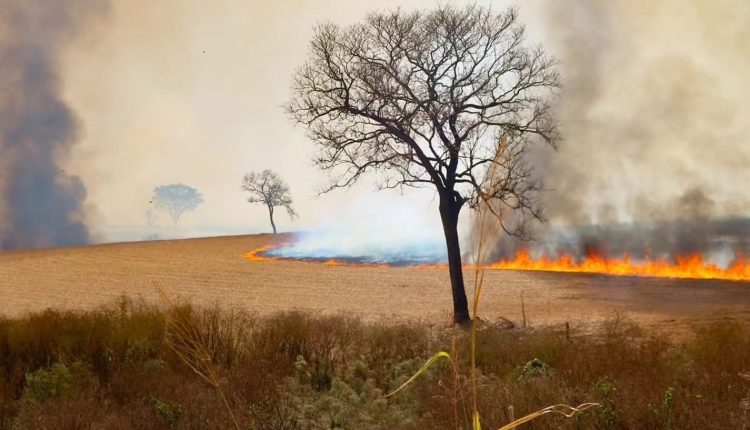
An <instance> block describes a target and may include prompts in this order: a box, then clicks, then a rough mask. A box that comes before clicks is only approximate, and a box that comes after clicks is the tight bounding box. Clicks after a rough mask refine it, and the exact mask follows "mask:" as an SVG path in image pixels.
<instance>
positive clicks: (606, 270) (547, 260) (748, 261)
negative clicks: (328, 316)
mask: <svg viewBox="0 0 750 430" xmlns="http://www.w3.org/2000/svg"><path fill="white" fill-rule="evenodd" d="M272 248H274V246H270V245H269V246H263V247H260V248H257V249H254V250H252V251H250V252H247V253H245V258H246V259H247V260H249V261H273V260H283V258H277V257H270V256H266V255H262V254H263V253H264V252H265V251H268V250H270V249H272ZM306 261H308V262H310V263H318V264H323V265H325V266H329V267H333V266H357V267H378V268H385V267H393V266H391V265H388V264H380V263H355V262H349V261H342V260H336V259H330V260H326V261H317V260H312V259H311V260H306ZM408 267H411V268H417V269H447V268H448V265H446V264H443V263H436V264H426V263H420V264H417V265H414V266H408ZM484 268H486V269H490V270H530V271H547V272H574V273H601V274H605V275H615V276H647V277H659V278H681V279H721V280H730V281H750V258H743V257H742V256H739V255H738V256H737V257H736V258H735V261H734V262H733V263H732V264H731V265H730V266H729V267H727V268H725V269H724V268H721V267H719V266H717V265H715V264H712V263H708V262H706V261H704V260H703V257H702V256H701V255H700V254H697V253H696V254H689V255H682V256H677V257H676V258H675V262H674V263H673V262H670V261H667V260H664V259H659V258H657V259H647V260H644V261H635V260H633V259H632V258H631V257H630V256H628V255H626V256H624V257H622V258H607V257H604V256H601V255H597V254H591V255H589V256H588V257H586V258H585V259H583V260H582V261H578V262H576V261H575V259H574V258H573V257H572V256H571V255H567V254H564V255H562V256H560V257H558V258H551V257H549V256H546V255H543V256H542V257H540V258H538V259H533V258H532V257H531V255H530V254H529V251H528V250H526V249H522V250H520V251H518V252H517V253H516V255H515V257H514V258H513V259H511V260H501V261H498V262H496V263H492V264H490V265H488V266H484ZM464 269H474V266H470V265H465V266H464Z"/></svg>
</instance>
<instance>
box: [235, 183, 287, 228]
mask: <svg viewBox="0 0 750 430" xmlns="http://www.w3.org/2000/svg"><path fill="white" fill-rule="evenodd" d="M242 189H243V190H244V191H247V192H249V193H250V197H248V198H247V201H248V202H250V203H261V204H263V205H265V206H266V208H267V209H268V217H269V219H270V220H271V227H272V228H273V234H276V223H275V222H274V221H273V210H274V208H275V207H277V206H281V207H283V208H284V209H286V212H287V214H289V218H294V217H295V216H297V212H295V211H294V209H292V196H291V195H290V194H289V186H288V185H287V184H286V182H284V180H283V179H281V177H280V176H279V175H278V174H277V173H276V172H274V171H272V170H264V171H262V172H260V173H255V172H252V173H250V174H249V175H245V176H244V177H243V178H242Z"/></svg>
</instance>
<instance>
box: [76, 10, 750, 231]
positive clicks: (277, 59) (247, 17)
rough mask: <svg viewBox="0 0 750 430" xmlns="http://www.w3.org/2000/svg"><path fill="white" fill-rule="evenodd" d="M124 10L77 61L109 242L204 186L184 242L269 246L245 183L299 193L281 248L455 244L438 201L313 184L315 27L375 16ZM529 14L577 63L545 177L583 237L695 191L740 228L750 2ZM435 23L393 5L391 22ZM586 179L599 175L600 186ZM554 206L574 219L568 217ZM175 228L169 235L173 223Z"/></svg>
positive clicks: (88, 39) (565, 64) (534, 26)
mask: <svg viewBox="0 0 750 430" xmlns="http://www.w3.org/2000/svg"><path fill="white" fill-rule="evenodd" d="M111 3H112V4H111V5H110V9H109V11H108V12H107V13H104V14H102V15H101V16H100V17H99V19H98V20H96V21H93V20H92V21H93V22H91V23H90V24H88V26H87V28H85V29H84V30H83V31H81V35H80V37H78V38H77V39H76V40H75V41H74V43H72V44H71V45H69V46H68V48H67V49H66V50H65V52H64V54H63V57H62V65H63V67H62V82H63V86H64V96H65V99H66V100H67V101H68V102H69V104H70V105H71V107H72V108H73V109H74V110H75V112H76V114H77V115H78V117H79V119H80V121H81V123H82V128H83V135H82V138H81V139H80V141H79V143H78V144H77V145H76V146H75V148H74V150H73V154H72V157H71V159H70V160H69V161H68V162H67V168H68V169H69V170H70V171H71V172H72V173H75V174H78V175H80V176H81V178H82V179H83V182H84V184H85V185H86V188H87V190H88V197H87V200H86V204H87V208H88V215H89V224H90V226H91V227H92V229H93V231H94V233H95V234H96V233H97V232H100V233H101V232H106V231H108V230H107V229H108V228H110V227H112V226H123V225H141V226H142V225H143V224H144V211H145V210H146V209H147V208H148V206H149V204H148V201H149V200H150V195H151V192H152V190H153V188H154V187H155V186H157V185H161V184H165V183H173V182H184V183H187V184H189V185H192V186H195V187H197V188H198V189H199V190H200V191H201V192H202V193H203V195H204V198H205V203H204V205H203V206H201V207H199V208H198V210H196V211H195V212H194V213H190V214H187V215H185V216H184V218H183V219H182V220H181V223H183V224H184V225H185V226H191V225H192V226H199V225H210V226H221V227H222V228H224V229H226V231H238V229H246V231H259V230H268V229H269V228H270V227H269V225H268V222H267V213H266V212H265V209H264V208H263V207H262V206H251V205H250V204H248V203H246V202H245V200H244V199H245V197H244V196H243V194H242V192H241V191H240V181H241V178H242V176H243V174H245V173H247V172H249V171H252V170H261V169H266V168H270V169H273V170H276V171H278V172H279V173H280V174H281V175H282V177H284V178H285V179H286V180H287V182H288V183H289V185H290V187H291V190H292V194H293V197H294V199H295V203H296V207H297V210H298V212H299V213H300V218H299V220H297V221H295V222H294V223H293V224H290V223H289V221H288V220H287V219H286V218H285V215H284V214H281V215H280V219H279V222H278V224H279V225H280V228H281V229H282V230H287V229H290V228H293V229H308V228H313V227H317V226H319V225H321V224H323V225H325V224H332V223H347V224H351V225H352V226H357V228H364V227H362V223H361V221H362V220H363V219H366V220H368V222H369V221H371V222H372V223H373V224H372V225H374V226H375V227H374V229H375V230H377V229H380V228H383V229H386V228H391V229H396V231H398V230H399V229H401V230H403V231H414V230H420V231H422V230H424V231H427V232H436V233H437V234H439V232H440V227H439V225H440V224H439V219H438V216H437V213H436V208H435V204H434V203H435V202H433V201H432V198H433V195H432V193H431V192H429V191H425V192H409V193H408V195H407V197H408V198H403V197H402V196H400V195H399V193H398V192H397V191H388V192H381V193H373V189H372V187H370V186H369V185H368V184H361V186H358V187H355V188H353V189H350V190H346V191H338V192H335V193H333V194H330V195H326V196H323V197H315V190H316V186H317V185H320V184H322V183H324V182H325V174H324V173H322V172H319V171H317V170H316V168H315V167H313V166H312V163H311V161H310V156H311V154H312V153H313V150H314V148H313V146H312V144H311V143H310V142H309V141H308V140H307V139H306V137H305V130H304V129H301V128H299V127H294V126H293V125H292V123H291V122H290V121H289V119H288V118H287V117H286V115H285V113H284V112H283V109H282V107H281V105H282V104H283V103H284V102H285V101H286V99H287V97H288V96H289V94H290V92H289V84H290V78H291V76H292V74H293V71H294V69H295V68H296V67H297V66H299V65H300V64H301V63H302V62H303V61H304V60H305V55H306V52H307V48H308V42H309V39H310V37H311V35H312V29H313V26H314V25H315V24H316V23H318V22H321V21H325V20H330V21H333V22H335V23H337V24H344V25H345V24H349V23H353V22H355V21H358V20H360V19H361V18H362V17H363V16H364V15H365V14H366V13H367V12H369V11H371V10H372V9H373V7H376V6H373V5H374V3H369V2H360V1H341V0H339V1H334V0H322V1H315V2H312V1H292V0H286V1H276V2H266V1H262V2H261V1H252V0H251V1H247V0H218V1H210V2H209V1H202V0H201V1H199V0H190V1H188V0H160V1H158V2H154V1H148V0H128V1H113V2H111ZM451 3H456V4H464V3H466V2H451ZM485 3H492V4H494V5H495V6H496V7H498V8H502V7H503V5H505V4H506V3H505V2H499V1H495V2H489V1H488V2H485ZM520 4H521V7H520V11H521V19H522V21H523V22H525V23H526V24H527V28H528V30H529V31H528V35H529V38H530V39H531V40H532V41H533V42H542V43H544V44H545V45H546V46H547V47H548V48H549V49H550V50H551V51H552V52H553V53H554V54H556V55H558V56H559V57H560V58H561V68H562V72H563V77H564V78H566V77H567V78H569V79H568V82H569V84H570V85H569V88H568V90H572V91H574V92H575V94H573V95H572V96H571V95H570V94H569V95H568V96H569V97H568V96H566V94H565V93H563V96H565V97H567V98H566V100H568V102H567V104H563V105H562V107H561V118H562V119H563V124H562V125H563V132H564V133H565V136H564V137H565V139H566V141H565V142H564V144H563V148H562V150H561V151H560V154H559V157H557V156H555V157H554V158H555V160H557V159H558V158H559V160H560V161H553V162H550V161H549V160H546V161H544V163H543V165H542V166H541V168H542V169H548V170H549V172H556V173H555V174H556V175H558V176H559V177H553V179H554V180H555V181H556V182H557V184H556V185H558V186H559V187H560V188H561V189H562V190H564V191H567V192H568V193H576V196H575V198H570V195H569V194H563V193H560V194H559V196H562V199H563V200H566V201H568V202H576V204H578V205H579V206H578V207H579V208H584V209H585V212H586V215H585V216H584V217H583V218H584V219H582V220H578V221H583V222H586V221H591V222H596V221H597V218H599V220H601V217H600V215H601V213H602V211H604V212H606V213H607V214H609V215H608V216H609V218H614V221H630V220H632V219H633V214H634V213H635V212H634V211H635V209H633V208H634V207H635V206H638V205H639V204H641V205H643V204H645V203H643V202H641V200H642V197H643V196H646V197H649V196H651V197H654V196H656V197H658V198H659V199H660V201H666V200H668V199H671V198H678V197H680V196H681V195H682V194H683V193H684V192H685V191H686V190H688V189H690V188H691V187H693V188H695V187H698V188H701V189H705V190H707V193H708V194H709V195H710V196H716V199H718V200H721V199H724V200H726V201H727V202H729V203H727V204H730V203H731V204H735V205H736V206H737V207H736V208H735V209H736V210H735V211H734V212H738V211H739V212H740V213H742V211H745V212H746V211H747V206H746V205H745V203H746V202H747V199H748V191H747V186H746V185H745V184H747V183H748V182H750V176H748V169H745V168H744V166H746V165H747V164H748V163H750V151H749V150H748V148H750V144H748V142H747V139H746V137H745V136H747V125H748V120H747V119H746V118H747V117H748V113H750V109H748V101H747V100H748V99H750V94H748V88H750V85H747V83H746V79H747V76H748V75H747V73H745V72H746V71H747V70H748V60H747V55H746V54H747V49H748V47H749V46H750V43H748V41H749V40H750V37H749V33H748V30H747V27H746V21H744V23H743V17H750V13H748V9H749V8H748V6H747V3H746V2H742V1H740V0H737V1H730V0H725V1H719V2H701V1H695V2H692V3H690V2H681V1H672V0H670V1H664V2H659V5H658V6H657V5H654V4H652V2H648V1H624V0H623V1H612V2H607V3H606V6H604V3H602V2H596V1H586V0H578V1H571V2H564V3H563V2H554V1H542V0H536V1H532V2H522V3H520ZM435 5H437V2H434V1H427V0H424V1H421V0H409V1H404V0H400V1H396V0H388V1H383V2H379V3H378V5H377V7H378V8H383V9H384V8H391V7H396V6H401V7H402V8H404V9H413V8H428V7H434V6H435ZM743 50H744V51H743ZM743 52H744V53H743ZM652 95H654V96H655V97H651V96H652ZM641 125H643V127H641ZM584 130H585V132H584ZM639 130H643V131H644V132H643V133H639V132H638V131H639ZM610 131H611V132H610ZM696 148H699V149H700V150H698V149H696ZM614 154H617V155H614ZM581 155H583V158H581ZM549 163H553V165H550V164H549ZM555 163H556V164H555ZM665 166H667V167H669V168H665ZM582 167H583V170H585V172H584V173H585V174H586V175H589V174H590V175H589V176H588V177H586V175H584V176H583V178H584V179H582V176H581V175H580V172H579V171H577V170H581V168H582ZM560 172H564V173H560ZM568 172H572V173H568ZM613 172H615V173H614V174H613ZM616 172H620V173H616ZM675 175H676V176H675ZM685 178H692V179H690V180H688V179H685ZM623 190H624V191H623ZM631 190H632V191H633V192H632V193H630V191H631ZM724 200H721V201H722V202H723V201H724ZM639 202H640V203H639ZM552 203H553V206H555V205H557V206H559V207H561V206H560V205H561V202H560V199H558V201H554V199H552ZM731 204H730V206H731ZM743 205H745V206H743ZM646 206H648V205H646ZM381 207H387V208H388V210H380V208H381ZM638 207H640V206H638ZM344 208H346V209H344ZM729 212H731V211H729ZM425 213H426V214H428V215H427V216H421V214H425ZM613 213H614V215H612V214H613ZM592 214H593V215H592ZM597 214H598V215H597ZM610 220H612V219H610ZM158 222H159V223H161V224H164V225H167V224H169V221H168V220H167V218H166V217H164V216H162V217H161V218H160V220H159V221H158ZM101 238H102V237H101V236H100V239H101ZM103 238H104V239H106V237H103Z"/></svg>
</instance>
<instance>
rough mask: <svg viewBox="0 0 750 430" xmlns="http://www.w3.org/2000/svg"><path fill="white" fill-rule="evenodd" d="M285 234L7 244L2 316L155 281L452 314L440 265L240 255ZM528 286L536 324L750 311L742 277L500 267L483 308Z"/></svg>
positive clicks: (499, 306) (94, 302)
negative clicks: (10, 248)
mask: <svg viewBox="0 0 750 430" xmlns="http://www.w3.org/2000/svg"><path fill="white" fill-rule="evenodd" d="M277 239H278V238H274V237H272V236H270V235H258V236H244V237H243V236H238V237H221V238H206V239H191V240H179V241H164V242H147V243H125V244H116V245H102V246H93V247H81V248H67V249H53V250H42V251H31V252H12V253H0V279H1V280H2V281H1V282H0V297H2V303H0V315H6V316H21V315H24V314H25V313H27V312H37V311H42V310H44V309H46V308H48V307H53V308H55V309H89V310H91V309H97V308H98V307H100V306H102V305H104V304H106V303H110V302H111V301H113V300H115V299H116V298H117V297H119V296H121V295H127V296H129V297H143V298H144V299H146V300H148V301H150V302H154V303H160V302H161V299H160V297H159V296H158V294H157V292H156V290H155V289H154V288H153V284H152V281H153V282H157V283H158V284H159V285H161V286H163V287H164V288H165V289H166V290H167V291H169V292H170V294H172V296H173V297H175V298H176V299H182V300H187V301H190V302H191V303H193V304H196V305H203V306H206V305H212V304H214V303H218V304H220V305H221V306H222V307H240V308H243V309H246V310H249V311H252V312H257V313H259V314H261V315H270V314H274V313H276V312H280V311H285V310H290V309H296V310H300V311H306V312H313V313H317V312H321V313H325V314H338V313H346V314H350V315H356V316H357V317H359V318H361V319H364V320H367V321H372V322H378V321H390V320H393V319H398V320H401V321H415V320H424V321H426V322H429V323H438V324H443V323H447V322H448V321H450V315H449V310H450V309H452V305H451V301H450V300H451V297H450V286H449V281H448V275H447V273H445V272H443V271H440V270H423V269H407V268H398V269H381V268H357V267H329V266H325V265H322V264H311V263H302V262H284V261H269V262H259V263H251V262H248V261H245V260H244V259H243V258H242V256H243V254H244V253H245V252H247V251H248V250H250V249H253V248H256V247H260V246H262V245H264V244H268V243H272V242H273V241H275V240H277ZM281 239H283V236H282V237H281ZM466 282H467V284H468V285H469V286H471V285H472V283H473V273H469V272H467V273H466ZM374 286H375V287H374ZM520 291H524V294H523V298H524V301H525V311H526V314H527V318H528V320H529V321H530V322H531V323H532V324H533V325H535V326H541V325H549V324H564V323H565V322H566V321H569V322H570V323H571V325H572V327H573V328H576V327H578V326H580V325H588V324H590V323H591V322H597V321H602V320H603V319H604V318H606V317H607V316H608V315H611V314H612V313H613V312H615V311H617V312H620V313H627V314H628V316H629V317H630V318H632V319H634V320H637V321H638V322H639V323H642V324H644V325H652V326H661V327H664V328H665V329H667V330H669V331H670V332H672V331H675V330H676V329H677V328H679V329H686V330H688V331H689V329H690V327H689V326H690V325H692V324H693V323H694V322H695V321H696V320H715V319H719V318H721V319H723V318H733V319H737V320H741V321H745V322H748V321H750V313H748V312H747V309H749V308H750V293H748V291H750V289H749V288H748V284H746V283H745V284H742V283H731V282H711V281H671V280H654V279H642V278H640V279H634V278H612V277H609V278H608V277H601V276H595V275H576V274H553V273H523V272H495V271H488V272H486V273H485V278H484V288H483V291H482V304H481V309H480V313H481V315H482V318H484V319H489V320H493V321H494V320H497V319H499V318H500V317H505V318H509V319H511V320H514V321H519V322H520V321H522V320H523V317H522V307H521V294H520ZM468 293H469V295H471V294H472V291H471V288H469V291H468Z"/></svg>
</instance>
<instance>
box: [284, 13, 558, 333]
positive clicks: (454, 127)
mask: <svg viewBox="0 0 750 430" xmlns="http://www.w3.org/2000/svg"><path fill="white" fill-rule="evenodd" d="M558 81H559V78H558V73H557V71H556V68H555V62H554V60H553V59H552V58H551V57H549V56H548V55H547V54H546V53H545V52H544V50H543V49H542V48H541V47H531V48H529V47H526V45H525V43H524V27H523V26H522V25H521V24H520V23H519V22H518V21H517V12H516V10H515V9H509V10H507V11H505V12H503V13H497V12H494V11H493V10H492V9H491V8H488V7H480V6H476V5H472V6H467V7H464V8H455V7H453V6H450V5H446V6H441V7H439V8H437V9H435V10H432V11H427V12H413V13H407V12H404V11H402V10H400V9H398V10H395V11H392V12H378V13H372V14H370V15H368V16H367V18H366V19H365V20H364V21H363V22H361V23H357V24H354V25H351V26H348V27H339V26H337V25H335V24H330V23H329V24H323V25H320V26H318V27H317V28H316V30H315V33H314V35H313V38H312V42H311V44H310V54H309V57H308V61H307V62H306V63H305V64H303V65H302V67H300V68H299V69H298V70H297V72H296V73H295V76H294V80H293V84H292V91H293V96H292V99H291V100H290V101H289V103H288V105H287V110H288V112H289V113H290V115H291V116H292V118H293V120H294V121H295V122H297V123H298V124H302V125H304V126H306V127H308V129H309V135H310V138H311V139H312V140H313V141H314V142H315V144H316V145H317V148H318V154H317V155H316V158H315V162H316V164H317V165H318V166H319V167H320V168H322V169H324V170H328V171H330V172H331V179H332V180H331V184H330V185H329V186H328V187H327V188H326V189H325V190H324V192H325V191H330V190H333V189H335V188H341V187H348V186H350V185H352V184H354V183H355V182H356V181H357V180H358V179H359V178H360V177H361V176H362V175H363V174H365V173H367V172H376V173H379V174H380V178H382V180H381V182H380V184H379V186H380V188H396V187H404V186H411V187H430V188H432V189H434V190H435V191H436V193H437V196H438V198H439V209H440V218H441V220H442V224H443V231H444V235H445V240H446V247H447V252H448V267H449V272H450V280H451V288H452V293H453V318H454V321H455V322H456V323H460V324H463V323H467V322H469V321H470V315H469V308H468V302H467V299H466V291H465V288H464V279H463V272H462V262H461V250H460V247H459V237H458V232H457V225H458V216H459V213H460V212H461V208H463V207H464V206H469V207H474V208H475V207H477V206H478V205H479V204H480V203H487V207H490V208H498V209H497V210H496V215H497V218H498V222H499V223H501V225H502V228H503V229H505V230H506V231H507V232H509V233H512V234H517V235H523V229H522V227H523V222H521V223H519V224H517V225H507V224H506V223H507V220H508V218H507V217H506V218H505V220H504V219H503V218H504V217H503V215H504V214H505V212H507V211H511V210H514V211H517V212H516V213H517V214H520V215H523V214H525V215H530V216H531V217H537V218H539V217H541V212H540V207H539V204H538V199H536V198H535V194H536V193H535V192H536V191H539V190H540V187H541V184H540V183H539V182H538V181H536V180H535V178H534V177H533V176H532V174H531V173H532V172H531V169H530V167H529V166H528V165H527V164H526V162H525V159H526V157H525V154H526V152H527V149H528V146H529V145H530V144H531V142H533V141H536V140H538V141H542V142H546V143H548V144H551V145H553V146H554V145H555V144H556V142H557V140H558V130H557V124H556V122H555V120H554V117H553V115H552V111H551V108H550V102H549V100H550V99H551V96H552V95H553V93H554V91H555V89H556V88H557V87H558ZM490 166H495V168H496V169H498V170H499V173H498V174H496V175H495V177H494V179H493V180H491V181H486V180H485V172H487V170H488V168H489V167H490ZM493 211H494V210H493ZM513 218H516V219H524V218H525V217H523V216H521V217H513Z"/></svg>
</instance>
